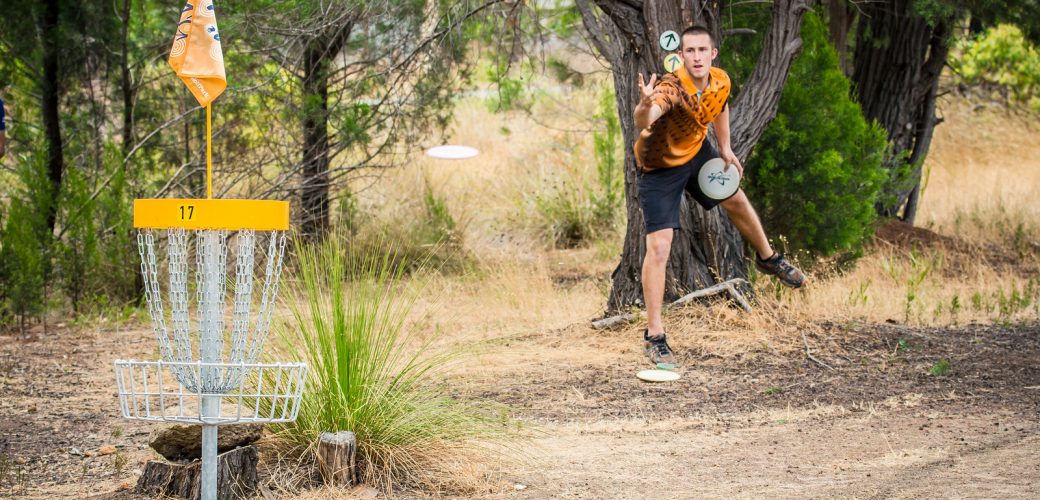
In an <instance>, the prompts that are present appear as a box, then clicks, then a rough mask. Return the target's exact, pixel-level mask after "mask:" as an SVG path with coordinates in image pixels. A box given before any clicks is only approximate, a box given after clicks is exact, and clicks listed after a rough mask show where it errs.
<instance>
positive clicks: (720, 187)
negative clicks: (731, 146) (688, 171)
mask: <svg viewBox="0 0 1040 500" xmlns="http://www.w3.org/2000/svg"><path fill="white" fill-rule="evenodd" d="M697 184H698V185H699V186H700V188H701V192H702V193H704V195H705V196H707V197H708V198H711V199H713V200H725V199H726V198H729V197H730V196H733V193H736V192H737V188H739V187H740V174H739V173H738V172H737V167H736V166H730V167H729V170H726V162H724V161H722V158H712V159H710V160H708V161H707V162H705V163H704V166H703V167H701V171H700V173H699V174H697Z"/></svg>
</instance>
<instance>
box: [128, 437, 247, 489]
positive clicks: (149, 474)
mask: <svg viewBox="0 0 1040 500" xmlns="http://www.w3.org/2000/svg"><path fill="white" fill-rule="evenodd" d="M258 461H259V455H258V453H257V449H256V446H253V445H250V446H243V447H241V448H236V449H234V450H231V451H228V452H225V453H221V454H220V455H217V498H219V499H221V500H224V499H232V498H252V497H253V494H254V493H255V492H256V487H257V483H258V482H257V475H256V464H257V462H258ZM134 491H135V492H136V493H140V494H145V495H161V496H172V497H180V498H188V499H193V500H195V499H198V498H200V496H201V492H202V462H200V461H198V460H194V461H192V462H190V463H186V464H177V463H171V462H167V461H165V460H149V461H148V463H147V464H146V465H145V467H144V472H142V473H141V477H140V478H138V479H137V486H136V487H135V490H134Z"/></svg>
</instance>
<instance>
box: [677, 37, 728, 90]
mask: <svg viewBox="0 0 1040 500" xmlns="http://www.w3.org/2000/svg"><path fill="white" fill-rule="evenodd" d="M717 55H719V50H718V49H716V48H715V47H712V46H711V37H710V36H708V34H707V33H694V34H688V35H686V36H684V37H683V39H682V58H683V64H684V65H686V71H688V72H689V73H690V76H692V77H694V78H697V79H701V78H707V77H708V70H710V69H711V61H712V60H714V59H715V56H717Z"/></svg>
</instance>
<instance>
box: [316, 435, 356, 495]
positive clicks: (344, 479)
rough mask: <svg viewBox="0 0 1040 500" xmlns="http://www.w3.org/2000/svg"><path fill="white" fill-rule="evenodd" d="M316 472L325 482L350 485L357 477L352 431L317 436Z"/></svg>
mask: <svg viewBox="0 0 1040 500" xmlns="http://www.w3.org/2000/svg"><path fill="white" fill-rule="evenodd" d="M316 453H317V455H318V472H319V473H320V474H321V478H322V480H324V481H325V483H326V484H331V485H335V486H352V485H354V484H356V483H357V482H358V477H357V437H356V436H354V433H353V432H350V431H343V432H337V433H335V434H333V433H331V432H323V433H321V437H319V438H318V451H317V452H316Z"/></svg>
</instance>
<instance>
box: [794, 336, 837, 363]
mask: <svg viewBox="0 0 1040 500" xmlns="http://www.w3.org/2000/svg"><path fill="white" fill-rule="evenodd" d="M801 334H802V343H803V344H805V355H806V356H808V357H809V359H810V360H812V361H813V362H815V363H816V364H818V365H820V366H822V367H824V368H826V369H828V370H833V369H834V368H831V366H830V365H828V364H827V363H824V362H823V361H820V360H818V359H816V356H813V355H812V350H810V349H809V339H807V338H805V332H801Z"/></svg>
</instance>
